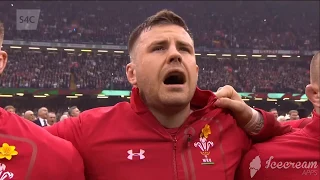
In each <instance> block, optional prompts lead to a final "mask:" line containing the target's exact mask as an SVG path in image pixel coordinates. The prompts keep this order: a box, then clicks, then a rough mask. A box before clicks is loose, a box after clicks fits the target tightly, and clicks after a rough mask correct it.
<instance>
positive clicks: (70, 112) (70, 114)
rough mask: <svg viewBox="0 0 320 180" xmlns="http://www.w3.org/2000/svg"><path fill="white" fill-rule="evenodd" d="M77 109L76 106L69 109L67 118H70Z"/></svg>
mask: <svg viewBox="0 0 320 180" xmlns="http://www.w3.org/2000/svg"><path fill="white" fill-rule="evenodd" d="M77 108H78V107H77V106H71V107H70V108H69V109H68V114H69V116H72V111H73V110H74V109H77Z"/></svg>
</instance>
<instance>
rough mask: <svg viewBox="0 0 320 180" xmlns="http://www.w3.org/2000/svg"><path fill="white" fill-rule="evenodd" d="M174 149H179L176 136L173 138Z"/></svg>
mask: <svg viewBox="0 0 320 180" xmlns="http://www.w3.org/2000/svg"><path fill="white" fill-rule="evenodd" d="M173 149H174V150H176V149H177V139H176V138H174V139H173Z"/></svg>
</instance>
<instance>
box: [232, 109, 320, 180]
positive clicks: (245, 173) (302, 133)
mask: <svg viewBox="0 0 320 180" xmlns="http://www.w3.org/2000/svg"><path fill="white" fill-rule="evenodd" d="M319 122H320V116H319V114H317V113H315V112H313V117H312V121H311V122H310V123H309V124H307V125H306V126H305V127H304V128H302V129H296V130H295V131H293V132H291V133H288V134H285V135H282V136H278V137H274V138H273V139H271V140H270V141H268V142H264V143H259V144H255V145H253V147H252V149H251V150H250V151H249V152H248V153H247V154H246V155H245V156H244V158H243V160H242V162H241V165H240V168H239V171H238V172H239V173H238V174H237V179H238V180H255V179H256V180H265V179H272V180H319V179H320V175H319V173H320V171H319V170H320V169H319V163H320V141H319V137H320V123H319Z"/></svg>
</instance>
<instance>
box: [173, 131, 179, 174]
mask: <svg viewBox="0 0 320 180" xmlns="http://www.w3.org/2000/svg"><path fill="white" fill-rule="evenodd" d="M172 141H173V171H174V179H175V180H178V171H177V137H176V136H175V137H174V138H173V139H172Z"/></svg>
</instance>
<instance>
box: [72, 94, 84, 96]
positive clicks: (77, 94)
mask: <svg viewBox="0 0 320 180" xmlns="http://www.w3.org/2000/svg"><path fill="white" fill-rule="evenodd" d="M74 95H75V96H83V94H74Z"/></svg>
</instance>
